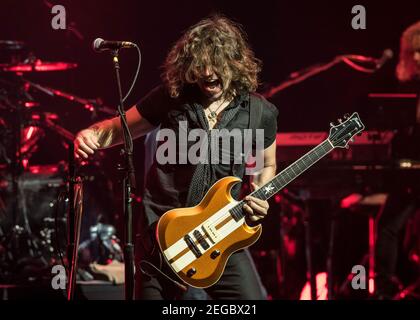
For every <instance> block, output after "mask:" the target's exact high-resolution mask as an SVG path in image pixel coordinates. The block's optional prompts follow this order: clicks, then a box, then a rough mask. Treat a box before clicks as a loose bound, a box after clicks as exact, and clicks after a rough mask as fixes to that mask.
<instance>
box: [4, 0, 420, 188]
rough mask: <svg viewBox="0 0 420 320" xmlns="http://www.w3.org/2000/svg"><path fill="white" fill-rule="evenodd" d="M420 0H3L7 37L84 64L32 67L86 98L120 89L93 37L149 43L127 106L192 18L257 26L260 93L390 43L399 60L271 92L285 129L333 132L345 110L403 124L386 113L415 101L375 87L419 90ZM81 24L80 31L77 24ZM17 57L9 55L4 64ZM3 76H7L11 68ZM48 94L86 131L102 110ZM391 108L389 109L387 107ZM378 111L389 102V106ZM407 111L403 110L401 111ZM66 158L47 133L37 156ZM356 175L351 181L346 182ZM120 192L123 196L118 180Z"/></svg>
mask: <svg viewBox="0 0 420 320" xmlns="http://www.w3.org/2000/svg"><path fill="white" fill-rule="evenodd" d="M49 3H50V4H60V5H64V6H65V8H66V13H67V26H68V29H67V30H54V29H53V28H52V27H51V20H52V18H53V16H54V15H53V14H52V13H51V9H50V7H49V6H48V4H49ZM354 5H363V6H365V8H366V12H367V29H366V30H354V29H352V27H351V20H352V17H353V15H352V13H351V9H352V7H353V6H354ZM418 9H419V3H418V1H405V0H400V1H291V0H287V1H286V0H283V1H280V0H279V1H268V0H260V1H249V2H248V1H221V0H219V1H217V0H208V1H162V0H154V1H134V0H124V1H123V0H121V1H86V0H72V1H70V0H61V1H53V0H50V1H49V2H47V1H42V0H37V1H33V0H31V1H29V0H27V1H23V0H20V1H17V0H2V1H1V3H0V39H1V40H20V41H24V42H25V43H26V44H27V47H28V51H31V52H33V54H35V56H36V57H38V58H40V59H42V60H45V61H67V62H76V63H78V68H77V69H72V70H69V71H61V72H48V73H37V74H25V76H26V77H27V78H28V79H30V80H32V81H35V82H38V83H40V84H43V85H46V86H50V87H53V88H55V89H61V90H64V91H67V92H70V93H73V94H75V95H78V96H81V97H84V98H97V97H100V98H102V99H103V101H104V102H105V104H106V105H109V106H111V107H114V106H115V104H116V101H117V89H116V83H115V76H114V71H113V66H112V61H111V57H110V56H109V55H108V54H107V53H102V54H98V53H95V52H93V50H92V49H91V44H92V41H93V40H94V39H95V38H97V37H101V38H104V39H109V40H127V41H133V42H136V43H137V44H138V45H139V46H140V48H141V51H142V66H141V71H140V76H139V79H138V82H137V84H136V86H135V89H134V91H133V93H132V95H131V97H130V98H129V101H128V103H127V105H126V107H128V106H129V105H133V104H134V103H135V102H137V101H138V100H139V99H140V98H141V97H143V96H144V95H145V94H146V93H147V92H148V91H149V90H150V89H152V88H153V87H154V86H156V85H157V84H159V82H160V65H161V64H162V62H163V60H164V58H165V56H166V54H167V52H168V50H169V48H170V47H171V45H172V44H173V43H174V42H175V41H176V40H177V39H178V38H179V37H180V35H181V34H182V32H183V31H184V30H185V29H187V28H188V27H189V26H191V25H192V24H194V23H196V22H198V21H199V20H201V19H202V18H204V17H206V16H208V15H209V14H211V13H222V14H224V15H226V16H227V17H229V18H231V19H233V20H235V21H237V22H239V23H241V24H242V25H243V28H244V30H245V31H246V33H247V34H248V37H249V42H250V44H251V46H252V48H253V49H254V51H255V53H256V56H257V57H258V58H260V59H261V60H262V61H263V70H262V73H261V77H260V79H261V81H262V86H261V87H260V90H259V91H260V92H264V91H266V89H268V88H269V87H270V86H275V85H278V84H280V83H281V82H282V81H284V80H285V79H286V78H287V76H288V75H289V74H290V73H291V72H293V71H296V70H299V69H302V68H306V67H309V66H311V65H313V64H317V63H323V62H328V61H330V60H332V59H333V58H334V57H335V56H337V55H341V54H346V53H352V54H361V55H366V56H372V57H380V56H381V54H382V52H383V50H384V49H386V48H390V49H392V50H393V52H394V58H393V59H392V60H391V61H389V62H387V63H386V64H385V65H384V66H383V68H381V69H380V70H379V71H377V72H376V73H374V74H366V73H361V72H357V71H355V70H353V69H351V68H350V67H348V66H346V65H344V64H340V65H337V66H335V67H333V68H332V69H329V70H328V71H326V72H323V73H321V74H318V75H316V76H314V77H312V78H310V79H308V80H306V81H305V82H303V83H300V84H298V85H295V86H293V87H289V88H287V89H286V90H284V91H282V92H280V93H278V94H277V95H276V96H274V97H273V98H271V99H270V100H271V101H272V102H273V103H274V104H275V105H276V106H277V107H278V109H279V113H280V116H279V123H278V129H279V131H280V132H285V131H326V130H327V129H328V124H329V122H331V121H334V120H335V119H337V118H340V117H341V116H342V115H343V114H344V113H347V112H348V113H351V112H353V111H358V112H359V113H360V114H361V116H362V119H364V122H365V124H366V126H367V129H375V128H377V127H378V126H380V124H383V123H386V125H385V127H386V129H393V128H395V127H397V126H398V124H397V123H395V124H393V123H392V121H388V122H386V121H385V122H383V121H382V119H381V118H378V115H379V114H385V115H386V117H387V119H388V120H389V119H392V114H394V113H395V112H399V110H401V108H406V107H407V106H406V105H408V107H410V105H412V106H414V104H413V103H411V102H409V103H401V104H399V103H397V104H395V103H392V104H391V103H387V102H383V101H370V100H369V99H368V98H367V94H368V93H370V92H386V93H391V92H401V91H404V92H416V91H413V89H412V88H410V87H404V86H401V85H399V84H398V82H397V81H396V79H395V66H396V63H397V57H398V51H399V48H398V47H399V38H400V35H401V33H402V31H403V30H404V29H405V28H406V27H407V26H409V25H410V24H412V23H414V22H415V21H417V20H419V19H420V13H419V10H418ZM72 28H73V29H76V30H77V32H74V31H72ZM120 61H121V68H122V84H123V91H124V92H126V91H127V89H128V86H129V84H130V82H131V79H132V77H133V75H134V72H135V67H136V63H137V56H136V51H135V50H123V51H121V55H120ZM2 62H3V63H4V62H7V61H5V60H3V61H0V63H2ZM0 76H5V77H7V76H8V75H5V74H4V73H3V75H2V74H0ZM30 93H31V94H33V96H34V98H35V99H37V100H38V101H40V102H41V107H40V108H39V110H43V111H49V112H53V113H56V114H57V115H58V116H59V117H60V121H59V123H60V125H62V126H63V127H64V128H66V129H68V130H70V131H71V132H73V133H77V132H78V131H79V130H81V129H83V128H85V127H86V126H88V125H90V124H92V123H93V122H94V121H97V120H100V119H103V118H105V117H107V116H106V115H104V114H101V113H98V115H97V116H96V117H93V115H92V114H91V113H90V112H89V111H87V110H84V109H83V106H81V105H79V104H76V103H72V102H69V101H66V100H64V99H62V98H51V97H48V96H46V95H45V94H43V93H39V92H36V91H34V90H31V91H30ZM382 107H383V108H384V109H381V108H382ZM378 110H385V111H384V112H383V113H380V112H379V111H378ZM396 110H397V111H396ZM118 151H119V148H113V149H110V150H108V151H107V152H106V153H105V155H104V159H103V160H102V161H101V169H102V170H104V171H105V172H106V173H107V175H108V177H110V178H111V180H112V182H114V183H116V182H117V181H118V174H117V170H116V163H117V162H118V159H119V158H118ZM135 152H136V153H135V160H136V168H137V176H138V182H139V184H141V183H142V181H143V175H142V167H143V157H142V156H143V153H144V150H143V148H142V139H139V140H138V141H137V142H136V144H135ZM64 159H66V150H65V148H64V147H63V146H62V144H61V141H60V138H59V137H58V135H57V134H55V133H54V132H49V133H48V135H47V136H46V137H45V138H44V140H42V141H41V147H40V150H39V151H38V152H37V154H35V155H34V157H33V159H32V161H31V164H54V163H57V162H58V161H60V160H64ZM343 183H344V184H345V183H346V182H345V181H344V182H343ZM116 186H117V187H116V190H117V194H120V192H119V191H118V190H119V186H118V185H116Z"/></svg>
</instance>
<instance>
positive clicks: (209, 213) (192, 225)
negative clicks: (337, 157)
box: [156, 112, 365, 288]
mask: <svg viewBox="0 0 420 320" xmlns="http://www.w3.org/2000/svg"><path fill="white" fill-rule="evenodd" d="M344 118H345V119H346V121H345V122H342V120H339V122H340V123H339V124H338V125H336V126H334V125H331V129H330V134H329V135H328V138H327V139H326V140H324V141H323V142H322V143H320V144H319V145H318V146H316V147H315V148H313V149H312V150H311V151H309V152H308V153H306V154H305V155H303V156H302V157H301V158H300V159H298V160H296V161H295V162H294V163H292V164H291V165H289V166H288V167H287V168H285V169H284V170H283V171H281V172H280V173H279V174H277V175H276V176H275V177H274V178H272V179H271V180H270V181H268V182H266V183H265V184H264V185H262V186H260V188H259V189H258V190H254V191H253V192H252V193H251V194H250V195H251V196H253V197H255V198H258V199H261V200H267V199H269V198H270V197H272V196H273V195H274V194H276V193H277V192H279V191H280V190H281V189H282V188H284V187H285V186H286V185H287V184H288V183H290V182H291V181H293V180H294V179H295V178H296V177H298V176H299V175H300V174H302V173H303V172H304V171H305V170H307V169H308V168H309V167H310V166H312V165H313V164H315V163H316V162H317V161H319V160H320V159H321V158H323V157H324V156H325V155H327V154H328V153H329V152H330V151H331V150H333V149H334V148H347V147H348V143H349V141H352V140H353V137H354V136H355V135H356V134H358V133H360V132H361V131H362V130H363V129H364V128H365V126H364V125H363V123H362V122H361V120H360V118H359V115H358V114H357V113H356V112H355V113H353V114H352V115H351V116H345V117H344ZM239 181H240V179H239V178H236V177H225V178H222V179H220V180H219V181H217V182H216V183H215V184H214V185H213V186H212V187H211V188H210V189H209V190H208V191H207V193H206V195H205V196H204V198H203V199H202V200H201V202H200V203H199V204H198V205H196V206H195V207H191V208H180V209H173V210H169V211H168V212H166V213H165V214H164V215H163V216H162V217H161V218H160V219H159V221H158V225H157V229H156V238H157V241H158V243H159V246H160V250H161V252H162V253H163V256H164V257H165V259H166V261H167V262H168V264H169V266H170V267H171V268H172V270H173V271H174V272H175V274H177V275H178V277H179V278H180V279H181V280H183V281H184V282H185V283H187V284H189V285H190V286H193V287H197V288H206V287H209V286H211V285H213V284H214V283H216V282H217V281H218V280H219V279H220V277H221V276H222V274H223V271H224V269H225V266H226V263H227V260H228V259H229V257H230V256H231V254H232V253H234V252H235V251H238V250H240V249H243V248H245V247H248V246H250V245H252V244H253V243H254V242H255V241H257V240H258V238H259V237H260V235H261V231H262V228H261V226H260V225H258V226H256V227H251V226H248V225H247V224H246V222H245V214H244V212H243V210H242V207H243V205H244V203H245V202H244V201H236V200H235V199H233V198H232V196H231V193H230V192H231V189H232V187H233V185H235V184H236V183H237V182H239Z"/></svg>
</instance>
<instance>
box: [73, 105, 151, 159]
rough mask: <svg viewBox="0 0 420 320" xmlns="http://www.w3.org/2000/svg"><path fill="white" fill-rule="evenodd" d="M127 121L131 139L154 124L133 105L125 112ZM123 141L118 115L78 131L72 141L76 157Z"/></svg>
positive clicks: (85, 156)
mask: <svg viewBox="0 0 420 320" xmlns="http://www.w3.org/2000/svg"><path fill="white" fill-rule="evenodd" d="M126 117H127V123H128V127H129V129H130V132H131V134H132V136H133V139H135V138H138V137H141V136H142V135H145V134H146V133H148V132H149V131H151V130H153V128H154V126H153V125H152V124H150V122H149V121H147V120H146V119H145V118H143V117H142V116H141V114H140V113H139V112H138V110H137V108H136V107H135V106H133V107H131V108H130V109H129V110H128V111H127V112H126ZM121 143H123V135H122V128H121V122H120V118H119V117H115V118H112V119H109V120H105V121H101V122H98V123H95V124H94V125H92V126H90V127H89V128H87V129H84V130H82V131H80V132H79V133H78V134H77V136H76V139H75V141H74V146H75V154H76V157H77V158H79V157H82V158H85V159H86V158H88V157H89V155H92V154H94V153H95V151H96V150H98V149H104V148H109V147H112V146H115V145H118V144H121Z"/></svg>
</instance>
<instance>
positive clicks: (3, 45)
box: [0, 40, 25, 50]
mask: <svg viewBox="0 0 420 320" xmlns="http://www.w3.org/2000/svg"><path fill="white" fill-rule="evenodd" d="M23 48H25V43H24V42H22V41H14V40H0V50H22V49H23Z"/></svg>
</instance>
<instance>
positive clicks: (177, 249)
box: [163, 201, 238, 260]
mask: <svg viewBox="0 0 420 320" xmlns="http://www.w3.org/2000/svg"><path fill="white" fill-rule="evenodd" d="M237 203H238V202H237V201H234V202H231V203H229V204H228V205H227V206H225V207H223V208H222V209H220V210H219V211H217V212H216V213H215V214H214V215H212V216H211V217H210V218H209V219H207V221H208V222H209V224H213V225H214V224H218V223H220V222H222V221H223V219H221V218H222V217H223V216H224V215H226V217H228V215H229V212H228V211H229V210H230V209H231V208H232V207H234V206H235V205H236V204H237ZM219 220H220V221H219ZM202 225H203V224H200V225H199V226H197V228H195V229H194V230H200V232H201V227H202ZM194 230H191V231H190V232H189V233H188V235H189V236H190V237H191V238H194V237H193V232H194ZM187 248H188V246H187V243H186V242H185V241H184V239H183V238H181V239H179V240H178V241H177V242H175V243H174V244H173V245H171V246H170V247H169V248H167V249H166V250H165V251H164V252H163V254H164V255H165V257H166V259H168V260H171V259H173V258H175V257H176V256H177V255H178V254H180V253H181V252H182V251H184V250H185V249H187Z"/></svg>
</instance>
